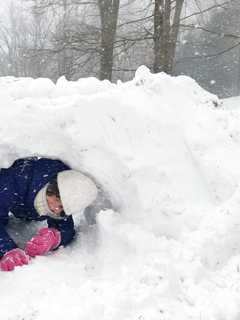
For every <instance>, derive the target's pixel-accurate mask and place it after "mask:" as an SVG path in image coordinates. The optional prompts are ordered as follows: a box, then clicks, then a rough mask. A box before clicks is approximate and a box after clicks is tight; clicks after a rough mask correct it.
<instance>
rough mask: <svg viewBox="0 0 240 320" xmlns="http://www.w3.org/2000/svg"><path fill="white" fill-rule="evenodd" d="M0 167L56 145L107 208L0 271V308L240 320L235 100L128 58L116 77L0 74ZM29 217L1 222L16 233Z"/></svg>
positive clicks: (11, 316)
mask: <svg viewBox="0 0 240 320" xmlns="http://www.w3.org/2000/svg"><path fill="white" fill-rule="evenodd" d="M0 101H1V103H0V155H1V156H0V167H7V166H9V165H10V164H11V163H12V162H13V161H14V160H15V159H16V158H19V157H24V156H29V155H31V156H32V155H39V156H40V155H41V156H47V157H52V158H60V159H62V160H63V161H65V162H66V163H67V164H69V165H71V166H72V167H73V168H74V169H78V170H82V171H84V172H87V173H88V174H90V175H91V176H93V177H94V179H96V180H97V181H98V182H99V183H100V184H101V185H102V187H103V189H104V190H105V192H106V194H107V195H108V196H109V198H110V199H111V201H112V202H113V206H114V210H106V211H101V212H100V213H99V215H98V218H97V225H96V226H92V227H87V226H85V227H84V228H79V224H80V223H83V222H81V221H76V225H77V228H78V237H77V240H76V241H75V242H74V243H73V244H72V245H71V246H69V247H67V248H61V249H59V250H58V251H56V252H54V253H51V254H50V255H48V256H44V257H38V258H35V259H32V261H31V263H30V265H28V266H24V267H21V268H20V267H19V268H16V269H15V271H14V272H8V273H5V272H1V273H0V278H1V280H0V283H1V290H0V319H1V320H20V319H21V320H22V319H24V320H46V319H58V320H66V319H71V320H80V319H84V320H96V319H101V320H173V319H178V320H181V319H184V320H188V319H199V320H200V319H201V320H223V319H224V320H227V319H229V320H237V319H240V187H239V182H240V108H239V107H238V104H239V106H240V99H238V98H235V99H234V101H233V100H232V101H231V100H226V102H224V103H223V104H222V103H221V102H220V101H219V100H218V99H217V97H216V96H213V95H212V94H210V93H208V92H206V91H205V90H203V89H202V88H200V87H199V86H198V84H197V83H196V82H195V81H194V80H192V79H190V78H188V77H184V76H180V77H170V76H168V75H166V74H155V75H154V74H151V73H150V72H149V71H148V69H147V68H145V67H140V68H139V69H138V70H137V72H136V76H135V78H134V79H133V80H132V81H130V82H127V83H121V82H119V83H117V84H112V83H110V82H108V81H102V82H100V81H98V80H97V79H95V78H88V79H80V80H79V81H77V82H68V81H66V80H65V79H64V78H60V79H59V81H58V82H57V83H56V85H55V84H53V83H52V82H51V81H50V80H48V79H36V80H33V79H30V78H12V77H5V78H0ZM37 227H39V225H37V224H36V223H32V224H30V225H28V226H25V225H24V224H22V223H18V222H17V221H13V223H12V225H11V226H10V227H9V230H10V232H11V233H12V235H13V237H15V238H16V239H18V241H19V244H20V245H21V243H23V241H25V240H26V239H27V238H29V237H30V235H31V233H33V232H34V229H36V228H37Z"/></svg>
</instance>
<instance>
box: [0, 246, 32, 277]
mask: <svg viewBox="0 0 240 320" xmlns="http://www.w3.org/2000/svg"><path fill="white" fill-rule="evenodd" d="M28 262H29V256H28V255H27V254H26V253H25V251H23V250H22V249H19V248H16V249H12V250H10V251H8V252H6V253H5V254H4V256H3V257H2V259H1V260H0V268H1V270H2V271H12V270H13V269H14V268H15V267H17V266H22V265H24V264H28Z"/></svg>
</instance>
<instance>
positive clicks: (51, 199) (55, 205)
mask: <svg viewBox="0 0 240 320" xmlns="http://www.w3.org/2000/svg"><path fill="white" fill-rule="evenodd" d="M47 203H48V207H49V209H50V210H51V211H52V213H53V214H55V215H56V216H60V213H61V212H62V211H63V206H62V202H61V200H60V199H59V198H58V197H56V196H48V195H47Z"/></svg>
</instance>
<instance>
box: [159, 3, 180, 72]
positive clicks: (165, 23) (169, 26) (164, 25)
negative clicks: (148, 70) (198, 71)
mask: <svg viewBox="0 0 240 320" xmlns="http://www.w3.org/2000/svg"><path fill="white" fill-rule="evenodd" d="M183 2H184V0H175V1H172V0H155V3H154V37H153V41H154V63H153V71H154V72H160V71H164V72H166V73H169V74H171V73H172V71H173V64H174V58H175V52H176V44H177V38H178V33H179V25H180V15H181V11H182V6H183Z"/></svg>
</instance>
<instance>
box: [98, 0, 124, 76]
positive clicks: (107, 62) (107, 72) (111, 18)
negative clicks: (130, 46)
mask: <svg viewBox="0 0 240 320" xmlns="http://www.w3.org/2000/svg"><path fill="white" fill-rule="evenodd" d="M98 7H99V12H100V19H101V47H100V72H99V78H100V79H101V80H103V79H108V80H111V79H112V68H113V50H114V42H115V37H116V30H117V22H118V12H119V0H98Z"/></svg>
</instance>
